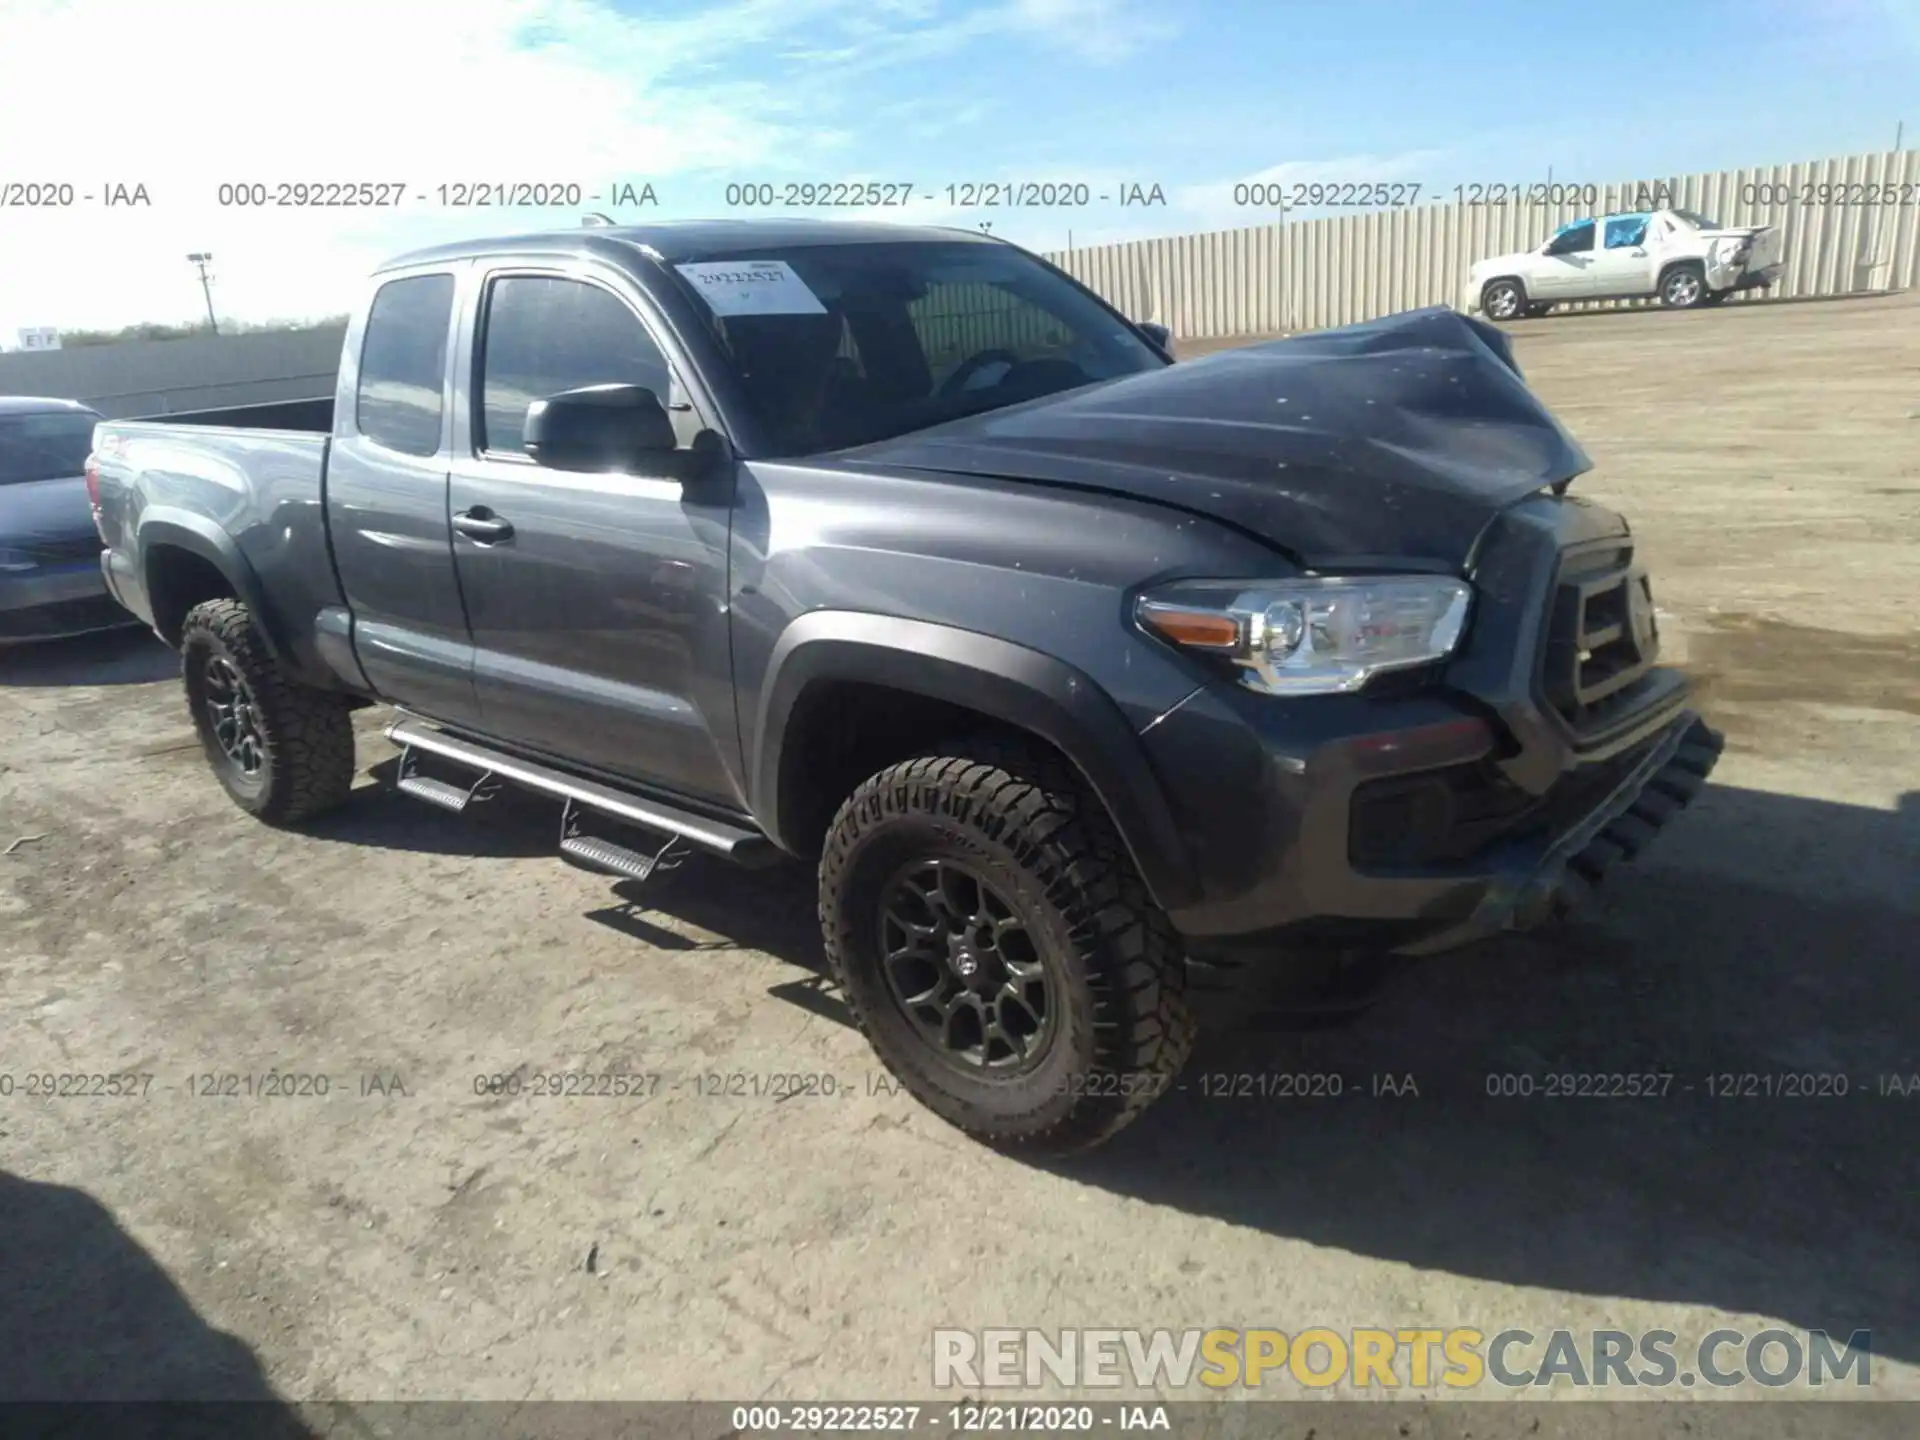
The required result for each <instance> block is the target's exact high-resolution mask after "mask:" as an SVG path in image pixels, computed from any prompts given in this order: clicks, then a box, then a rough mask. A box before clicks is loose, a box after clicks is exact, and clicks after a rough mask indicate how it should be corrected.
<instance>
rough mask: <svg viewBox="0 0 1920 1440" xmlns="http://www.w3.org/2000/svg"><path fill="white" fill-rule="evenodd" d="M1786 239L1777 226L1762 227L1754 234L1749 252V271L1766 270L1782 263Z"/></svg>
mask: <svg viewBox="0 0 1920 1440" xmlns="http://www.w3.org/2000/svg"><path fill="white" fill-rule="evenodd" d="M1784 238H1785V237H1783V236H1782V235H1781V233H1780V230H1779V228H1778V227H1777V226H1773V225H1762V226H1761V227H1760V228H1759V229H1758V230H1756V231H1754V232H1753V246H1752V248H1751V249H1750V250H1748V252H1747V269H1748V270H1749V271H1754V270H1766V269H1769V268H1771V267H1773V266H1775V265H1778V264H1779V263H1780V257H1781V255H1782V253H1783V252H1784Z"/></svg>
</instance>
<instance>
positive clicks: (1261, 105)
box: [0, 0, 1920, 347]
mask: <svg viewBox="0 0 1920 1440" xmlns="http://www.w3.org/2000/svg"><path fill="white" fill-rule="evenodd" d="M1903 121H1904V122H1905V125H1906V132H1907V134H1906V143H1908V144H1909V145H1920V0H1685V3H1675V0H1485V3H1477V4H1453V3H1445V0H1327V3H1323V0H1284V3H1283V0H721V3H694V0H379V3H372V0H241V3H233V0H167V3H165V4H156V3H153V0H66V3H60V0H0V346H6V347H11V346H13V345H15V344H16V343H17V337H16V332H17V330H18V329H19V328H20V327H23V326H53V327H57V328H62V329H82V328H117V327H119V326H121V325H128V324H134V323H137V322H141V321H159V322H166V323H179V322H183V321H192V320H195V319H201V318H204V305H203V299H202V293H201V288H200V283H199V279H198V275H197V272H196V270H195V267H194V266H193V265H191V264H189V263H188V261H187V260H186V258H185V257H186V256H187V254H189V253H190V252H195V251H202V252H210V253H211V254H212V255H213V257H214V259H213V263H212V266H211V271H212V275H213V285H212V289H213V299H214V305H215V309H216V312H217V313H218V314H219V315H220V316H221V317H223V318H229V319H242V320H252V321H263V320H272V319H299V318H311V317H319V316H324V315H328V314H333V313H337V312H341V311H344V310H346V309H347V308H349V307H350V306H351V305H352V304H353V303H354V300H355V298H356V296H357V294H358V292H359V290H360V287H361V277H362V276H363V275H364V274H365V272H366V271H367V270H369V269H370V268H371V267H372V266H373V265H374V264H376V263H377V262H378V261H379V260H380V259H382V258H384V257H385V256H388V255H391V254H393V253H396V252H399V251H403V250H407V249H411V248H414V247H416V246H419V245H424V244H431V243H435V242H437V241H441V240H451V239H458V238H461V237H466V236H475V235H487V234H509V233H516V232H525V231H528V230H537V229H546V228H555V227H560V228H571V227H574V226H576V225H578V224H579V222H580V217H581V215H582V214H583V213H584V212H585V211H587V210H593V209H598V210H601V211H604V212H605V213H607V214H609V215H611V216H613V217H614V218H615V219H617V220H622V221H632V222H636V223H638V222H644V221H645V220H648V219H656V218H673V217H682V216H708V215H739V214H748V213H752V212H751V211H750V210H747V209H743V208H740V207H739V206H737V205H732V206H730V205H729V204H728V200H729V199H730V198H738V196H737V192H736V193H735V194H733V195H731V196H730V192H729V189H728V187H729V186H735V187H738V186H740V185H760V184H771V185H772V186H774V187H775V193H776V195H778V194H779V193H780V191H781V190H782V189H783V187H785V186H786V185H787V184H789V183H791V182H839V181H860V182H867V181H873V182H885V183H893V184H899V183H906V184H909V185H910V187H911V188H910V192H909V193H911V195H912V196H913V197H914V198H913V199H912V201H911V202H910V203H909V204H907V205H905V206H898V207H889V208H887V209H885V210H883V211H878V212H872V213H875V214H877V215H878V216H879V217H880V218H885V219H893V220H903V221H919V222H927V223H937V224H958V225H969V226H972V225H979V224H982V223H987V224H990V225H991V226H992V228H993V231H994V233H995V234H999V235H1004V236H1007V237H1008V238H1010V239H1013V240H1016V241H1019V242H1020V243H1022V244H1025V245H1028V246H1030V247H1032V248H1034V249H1038V250H1058V249H1063V248H1066V246H1067V245H1068V244H1069V243H1072V244H1074V245H1088V244H1099V243H1106V242H1110V241H1114V240H1123V239H1132V238H1136V237H1139V236H1143V235H1166V234H1180V233H1186V232H1192V231H1198V230H1217V229H1228V228H1233V227H1236V226H1241V225H1249V224H1259V223H1264V222H1266V221H1269V220H1271V219H1273V218H1274V212H1273V211H1271V210H1270V209H1268V210H1261V209H1257V208H1248V207H1245V206H1239V205H1236V204H1235V203H1234V190H1235V186H1236V184H1239V183H1245V182H1259V181H1276V180H1277V181H1281V182H1286V183H1290V182H1293V181H1316V180H1318V181H1369V180H1389V181H1398V182H1404V183H1407V184H1413V183H1418V184H1420V185H1421V186H1422V187H1423V192H1422V193H1423V196H1436V195H1437V196H1438V197H1439V198H1445V196H1447V195H1448V194H1450V193H1451V190H1452V187H1453V186H1455V185H1462V184H1475V183H1485V182H1499V181H1507V182H1531V181H1536V180H1544V179H1546V178H1547V177H1548V176H1549V175H1551V176H1552V178H1553V179H1555V180H1560V181H1568V180H1570V181H1578V182H1588V181H1591V182H1594V183H1598V184H1607V183H1615V182H1620V181H1625V180H1632V179H1638V178H1642V177H1647V176H1666V175H1678V174H1685V173H1688V172H1691V171H1699V170H1717V169H1723V168H1731V167H1735V166H1760V165H1771V164H1776V163H1781V162H1788V161H1794V160H1812V159H1818V158H1821V157H1823V156H1827V155H1836V154H1847V153H1856V152H1862V151H1870V150H1885V149H1888V148H1890V147H1891V146H1892V144H1893V142H1894V136H1895V127H1896V125H1897V124H1899V123H1901V122H1903ZM347 181H353V182H359V181H368V182H375V183H379V184H385V185H389V186H391V187H393V191H394V193H397V194H401V195H403V196H404V197H405V198H404V199H403V200H402V202H401V203H399V204H398V205H395V206H390V207H380V208H373V209H365V210H343V209H338V208H331V209H322V208H311V207H284V208H283V207H278V206H268V207H264V208H255V207H247V206H237V205H223V204H222V203H221V198H222V197H221V190H220V187H221V186H222V185H223V184H224V185H229V186H231V185H235V184H239V185H242V186H246V185H260V186H264V187H266V190H267V191H268V193H269V194H272V193H274V192H276V191H277V189H278V187H279V186H280V185H282V184H283V183H301V182H347ZM520 182H526V183H545V184H547V185H549V186H554V187H566V186H572V185H578V186H579V187H580V190H579V194H580V196H581V201H580V203H578V204H574V205H567V204H561V205H557V206H549V207H545V208H537V207H536V208H515V209H500V208H494V207H485V208H476V207H473V206H466V207H461V206H456V205H450V204H447V203H444V200H446V199H450V198H452V196H453V192H451V191H449V192H447V193H446V194H445V195H444V196H443V193H442V192H441V190H440V187H441V186H450V187H451V186H461V185H468V186H471V185H475V184H479V185H495V184H503V183H506V184H514V183H520ZM978 182H1018V183H1028V182H1031V183H1034V184H1043V183H1052V184H1055V185H1060V184H1066V185H1077V184H1085V185H1086V187H1087V193H1088V194H1089V196H1090V197H1094V199H1093V203H1090V204H1088V205H1086V206H1083V207H1060V206H1055V207H1052V208H1021V209H1009V208H1004V207H995V208H990V209H983V208H980V207H978V206H972V207H969V206H967V205H965V204H964V203H962V201H963V199H964V196H963V195H961V194H960V193H957V192H956V193H953V194H950V193H949V192H948V189H947V187H948V186H964V185H967V184H969V183H978ZM623 183H624V184H628V185H631V186H632V187H633V191H634V193H635V195H636V196H641V195H644V194H645V190H644V188H643V187H645V186H648V185H650V186H651V187H652V193H653V198H654V203H652V204H649V205H642V206H628V207H620V206H617V205H616V204H614V203H613V200H614V196H615V195H616V193H618V192H616V190H615V189H614V187H615V186H616V185H618V184H623ZM49 185H50V186H54V187H58V186H63V185H71V186H72V187H73V191H72V193H73V196H74V201H73V203H72V205H70V206H67V207H57V206H56V207H44V206H42V207H34V206H22V205H20V204H18V203H7V202H9V201H15V202H17V201H18V200H19V199H20V198H23V197H22V194H21V192H20V189H19V187H25V186H49ZM115 186H122V187H125V193H127V194H128V195H132V196H134V197H135V198H136V203H134V204H130V205H109V204H107V203H105V197H107V196H108V195H109V194H111V193H114V189H113V187H115ZM1132 186H1137V187H1139V188H1138V190H1137V191H1133V190H1130V189H1129V188H1128V187H1132ZM1156 186H1157V187H1159V193H1160V195H1161V196H1163V197H1164V203H1157V204H1149V205H1144V206H1141V205H1132V206H1121V205H1120V204H1118V200H1119V198H1120V196H1121V195H1122V194H1123V193H1124V194H1140V195H1144V196H1147V197H1151V196H1152V195H1153V187H1156ZM135 187H143V189H144V192H145V198H146V202H147V203H145V204H140V203H137V199H138V192H137V191H136V189H135ZM10 189H11V190H12V191H13V193H12V194H9V193H8V192H9V190H10ZM42 193H45V192H42ZM52 193H55V194H58V193H60V192H59V191H58V190H57V189H56V190H55V191H53V192H52ZM241 193H242V194H244V193H245V191H244V190H243V191H242V192H241ZM555 193H557V194H558V195H559V196H560V197H561V198H563V199H565V198H567V196H568V192H567V191H566V190H565V189H564V188H560V189H557V191H556V192H555ZM594 195H597V196H599V197H600V198H599V200H598V201H597V202H596V201H592V200H589V199H587V197H589V196H594ZM1102 195H1105V196H1109V197H1111V198H1110V199H1109V200H1107V201H1106V202H1101V201H1100V200H1099V199H1098V198H1097V197H1099V196H1102ZM89 196H91V197H92V198H91V199H88V198H87V197H89ZM785 213H796V212H791V211H789V212H785ZM797 213H827V212H817V211H816V212H807V211H801V212H797ZM842 213H845V212H842Z"/></svg>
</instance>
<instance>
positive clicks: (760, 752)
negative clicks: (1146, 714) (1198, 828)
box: [750, 610, 1199, 909]
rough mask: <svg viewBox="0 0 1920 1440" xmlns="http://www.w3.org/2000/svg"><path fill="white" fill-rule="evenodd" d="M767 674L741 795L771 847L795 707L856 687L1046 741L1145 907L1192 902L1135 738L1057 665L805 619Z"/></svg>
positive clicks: (820, 617)
mask: <svg viewBox="0 0 1920 1440" xmlns="http://www.w3.org/2000/svg"><path fill="white" fill-rule="evenodd" d="M767 677H768V678H767V683H766V684H765V685H764V686H762V687H761V691H760V708H759V714H758V716H757V717H756V718H757V721H758V723H757V724H756V725H755V727H754V730H753V734H754V736H755V737H756V739H757V750H756V753H755V755H754V757H753V759H752V761H751V766H750V798H751V803H752V806H753V811H754V814H755V815H756V816H757V817H758V818H759V820H760V822H761V824H762V826H763V827H765V829H766V830H767V832H768V833H769V834H770V835H771V836H772V838H773V839H774V840H775V842H776V843H779V844H781V845H783V846H787V843H788V837H787V836H786V835H785V832H784V829H783V825H784V823H785V822H786V821H787V820H789V819H790V817H783V816H782V815H781V813H780V804H781V797H780V788H781V787H780V769H781V760H782V750H783V746H784V742H785V739H786V736H787V732H788V721H789V720H790V718H791V717H792V715H793V712H794V708H795V706H796V705H798V703H799V701H800V699H801V697H802V695H804V694H805V693H806V691H807V688H808V687H809V686H811V685H813V684H816V683H819V682H822V681H829V680H849V681H860V682H864V683H867V684H873V685H883V686H887V687H889V688H891V689H894V690H900V691H905V692H908V693H910V694H915V695H922V696H925V697H927V698H928V699H931V700H943V701H947V702H949V703H951V704H955V705H960V706H964V707H966V708H967V709H970V710H975V711H978V712H980V713H982V714H984V715H988V716H991V717H992V718H994V719H996V720H1000V721H1002V722H1004V723H1006V724H1008V725H1012V726H1014V727H1016V728H1018V729H1021V730H1024V731H1027V732H1028V733H1030V734H1033V735H1037V736H1039V737H1040V738H1041V739H1043V740H1045V741H1047V742H1048V743H1049V744H1051V745H1052V746H1053V747H1054V748H1055V749H1057V750H1059V751H1060V752H1061V753H1062V754H1063V755H1065V756H1066V757H1067V759H1068V760H1070V761H1071V762H1072V763H1073V765H1074V767H1075V768H1076V769H1077V770H1078V771H1079V772H1080V775H1081V777H1082V778H1083V779H1084V780H1085V781H1086V783H1087V785H1088V787H1089V788H1090V789H1091V790H1092V791H1093V793H1094V795H1095V796H1097V797H1098V798H1099V800H1100V802H1101V804H1102V805H1104V806H1105V807H1106V810H1107V813H1108V814H1109V815H1110V816H1111V817H1112V819H1113V822H1114V825H1115V827H1116V828H1117V829H1118V830H1119V832H1120V837H1121V839H1122V840H1123V841H1124V842H1125V844H1126V846H1127V849H1128V851H1129V852H1130V853H1131V854H1132V856H1133V860H1134V863H1135V865H1136V866H1137V867H1138V868H1139V870H1140V874H1141V877H1142V878H1143V879H1144V880H1145V881H1146V883H1147V886H1148V888H1149V889H1150V890H1151V891H1152V893H1153V897H1154V899H1155V901H1156V902H1158V903H1159V905H1160V906H1161V907H1162V908H1163V909H1170V908H1173V907H1176V906H1180V905H1185V904H1189V903H1191V902H1192V901H1194V900H1195V899H1197V898H1198V895H1199V891H1198V888H1197V885H1196V883H1195V879H1194V874H1193V869H1192V864H1191V861H1190V859H1189V857H1188V855H1187V850H1186V845H1185V842H1184V841H1183V840H1182V839H1181V836H1180V832H1179V830H1178V828H1177V827H1176V826H1175V824H1174V820H1173V815H1172V812H1171V811H1170V810H1169V809H1168V806H1167V802H1166V798H1165V796H1164V794H1163V793H1162V791H1161V788H1160V782H1159V779H1158V777H1157V776H1156V775H1155V774H1154V772H1153V769H1152V767H1151V766H1150V765H1149V764H1148V762H1147V757H1146V750H1145V748H1144V747H1143V746H1142V745H1141V743H1140V738H1139V736H1138V735H1136V734H1135V733H1134V731H1133V729H1132V727H1131V726H1130V725H1129V724H1128V723H1127V720H1126V717H1125V716H1124V715H1122V713H1121V712H1120V709H1119V707H1118V706H1117V705H1115V704H1114V702H1113V701H1112V699H1111V698H1109V697H1108V696H1107V695H1106V693H1105V692H1104V691H1102V690H1101V689H1100V687H1099V686H1098V685H1096V684H1095V683H1094V682H1093V681H1092V680H1091V679H1090V678H1089V677H1088V676H1087V675H1086V674H1084V673H1083V672H1082V671H1080V670H1077V669H1075V668H1074V667H1073V666H1071V665H1068V664H1067V663H1066V662H1064V661H1062V660H1057V659H1055V658H1054V657H1052V656H1050V655H1045V654H1042V653H1041V652H1039V651H1037V650H1031V649H1028V648H1027V647H1025V646H1023V645H1016V644H1013V643H1012V642H1010V641H1007V640H1001V639H997V638H995V637H993V636H991V635H982V634H978V633H976V632H974V631H970V630H961V629H956V628H954V627H952V626H947V625H936V624H932V623H929V622H927V621H921V620H905V619H896V618H892V617H889V616H884V615H872V614H865V613H860V612H854V611H844V610H815V611H811V612H809V613H807V614H805V615H802V616H801V617H800V618H798V619H797V620H795V621H794V622H793V623H792V624H791V625H789V626H788V627H787V629H786V630H785V632H784V633H783V634H782V635H781V637H780V640H779V641H778V643H777V644H776V645H775V647H774V650H773V654H772V656H771V657H770V659H769V663H768V667H767ZM788 848H792V847H791V846H788Z"/></svg>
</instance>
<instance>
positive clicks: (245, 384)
mask: <svg viewBox="0 0 1920 1440" xmlns="http://www.w3.org/2000/svg"><path fill="white" fill-rule="evenodd" d="M346 334H347V331H346V327H345V326H344V325H317V326H314V327H312V328H310V329H305V330H280V331H266V332H262V333H258V334H251V335H218V336H215V335H206V336H196V337H194V338H192V339H187V340H136V341H129V342H126V343H123V344H118V345H77V346H75V347H74V348H73V349H71V350H35V351H23V352H20V353H18V354H12V355H0V395H57V396H60V397H61V398H63V399H67V400H79V401H81V402H83V403H85V404H88V405H91V406H92V407H93V408H94V409H96V410H98V411H99V412H100V413H101V414H102V415H104V416H106V417H107V418H108V419H109V420H118V419H125V418H127V417H130V416H136V415H167V414H172V413H174V412H176V411H181V410H206V409H212V408H215V407H218V406H224V405H257V404H261V403H263V402H267V401H277V400H305V399H310V398H314V397H318V396H325V395H331V394H333V386H334V381H335V378H336V377H337V375H338V373H339V369H340V348H341V346H342V345H344V344H345V343H346Z"/></svg>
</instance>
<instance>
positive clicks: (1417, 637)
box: [1134, 575, 1473, 695]
mask: <svg viewBox="0 0 1920 1440" xmlns="http://www.w3.org/2000/svg"><path fill="white" fill-rule="evenodd" d="M1472 598H1473V590H1472V587H1471V586H1469V585H1467V584H1466V583H1465V582H1464V581H1460V580H1451V579H1448V578H1446V577H1444V576H1438V575H1354V576H1327V577H1321V578H1314V579H1302V580H1277V581H1270V582H1269V581H1260V582H1248V581H1183V582H1180V583H1178V584H1174V585H1168V586H1164V587H1162V588H1160V589H1157V590H1154V591H1152V592H1150V593H1148V594H1146V595H1142V596H1141V597H1140V599H1139V600H1138V601H1136V602H1135V605H1134V615H1135V618H1137V619H1138V621H1139V622H1140V625H1141V627H1142V628H1144V629H1145V630H1146V631H1147V632H1148V633H1149V634H1152V635H1156V636H1158V637H1159V638H1161V639H1162V640H1166V641H1169V642H1171V643H1172V644H1175V645H1178V646H1180V647H1181V648H1182V649H1185V650H1192V651H1195V652H1196V653H1201V654H1208V655H1214V656H1218V657H1220V658H1221V659H1224V660H1228V661H1231V662H1232V663H1233V664H1234V666H1235V667H1237V671H1238V676H1239V680H1240V683H1241V684H1242V685H1244V686H1246V687H1247V688H1248V689H1249V690H1258V691H1260V692H1261V693H1263V694H1267V695H1332V694H1343V693H1345V692H1348V691H1353V690H1358V689H1359V688H1360V687H1361V686H1363V685H1365V684H1366V683H1367V681H1369V680H1370V679H1372V678H1373V677H1374V676H1375V675H1378V674H1380V673H1381V672H1382V671H1386V670H1404V669H1407V668H1408V667H1410V666H1415V665H1426V664H1430V663H1432V662H1433V661H1436V660H1443V659H1445V658H1446V657H1447V656H1448V655H1450V654H1452V653H1453V649H1454V647H1455V646H1456V645H1458V644H1459V643H1460V636H1461V635H1462V634H1463V633H1464V632H1465V630H1466V624H1467V609H1468V606H1469V604H1470V602H1471V601H1472Z"/></svg>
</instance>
